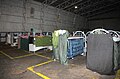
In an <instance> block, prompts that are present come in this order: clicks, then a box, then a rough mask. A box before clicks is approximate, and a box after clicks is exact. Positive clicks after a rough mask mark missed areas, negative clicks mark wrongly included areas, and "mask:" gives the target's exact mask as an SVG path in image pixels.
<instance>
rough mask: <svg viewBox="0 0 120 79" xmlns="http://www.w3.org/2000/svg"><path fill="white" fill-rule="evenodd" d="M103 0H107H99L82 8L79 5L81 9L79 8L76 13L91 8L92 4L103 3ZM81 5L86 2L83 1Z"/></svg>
mask: <svg viewBox="0 0 120 79" xmlns="http://www.w3.org/2000/svg"><path fill="white" fill-rule="evenodd" d="M103 1H105V0H98V1H97V2H94V3H91V4H89V5H87V6H85V7H81V8H79V6H78V8H79V9H78V10H77V12H76V13H78V12H80V11H81V10H85V9H87V8H90V7H91V6H96V5H97V4H100V3H102V2H103ZM81 5H84V3H82V4H81ZM81 5H80V6H81Z"/></svg>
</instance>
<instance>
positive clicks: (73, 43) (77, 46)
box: [67, 37, 84, 58]
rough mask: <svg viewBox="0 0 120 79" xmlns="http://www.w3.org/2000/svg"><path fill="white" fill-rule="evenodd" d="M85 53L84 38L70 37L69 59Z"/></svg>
mask: <svg viewBox="0 0 120 79" xmlns="http://www.w3.org/2000/svg"><path fill="white" fill-rule="evenodd" d="M83 52H84V39H83V37H69V38H68V55H67V56H68V58H73V57H74V56H76V55H79V54H82V53H83Z"/></svg>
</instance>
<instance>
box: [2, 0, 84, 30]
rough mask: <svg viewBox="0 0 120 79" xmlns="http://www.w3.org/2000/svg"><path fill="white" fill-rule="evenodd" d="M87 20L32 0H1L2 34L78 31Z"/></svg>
mask: <svg viewBox="0 0 120 79" xmlns="http://www.w3.org/2000/svg"><path fill="white" fill-rule="evenodd" d="M84 25H85V18H83V17H81V16H78V15H75V14H72V13H70V12H66V11H63V10H60V9H57V8H53V7H51V6H47V5H43V4H41V3H39V2H35V1H32V0H27V1H26V0H0V32H19V31H20V32H23V31H30V28H35V29H37V30H42V31H53V30H55V29H67V30H69V31H74V30H78V28H79V29H80V28H83V27H84Z"/></svg>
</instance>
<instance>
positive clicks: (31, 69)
mask: <svg viewBox="0 0 120 79" xmlns="http://www.w3.org/2000/svg"><path fill="white" fill-rule="evenodd" d="M28 70H30V71H31V72H33V73H35V74H36V75H38V76H40V77H42V78H43V79H51V78H49V77H47V76H45V75H43V74H41V73H38V72H35V71H34V70H33V68H31V67H30V68H28Z"/></svg>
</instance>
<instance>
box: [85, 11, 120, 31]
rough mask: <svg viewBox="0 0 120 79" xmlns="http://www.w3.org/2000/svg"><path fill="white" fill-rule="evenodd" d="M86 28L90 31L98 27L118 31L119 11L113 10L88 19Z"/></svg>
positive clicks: (119, 22) (119, 25) (119, 24)
mask: <svg viewBox="0 0 120 79" xmlns="http://www.w3.org/2000/svg"><path fill="white" fill-rule="evenodd" d="M87 26H88V28H89V29H91V30H92V29H95V28H99V27H102V28H104V29H111V30H120V11H119V10H114V11H111V12H108V13H104V14H100V15H96V16H93V17H90V18H88V21H87Z"/></svg>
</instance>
